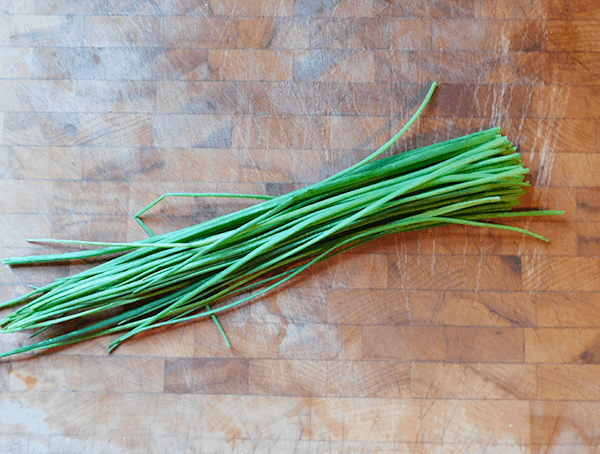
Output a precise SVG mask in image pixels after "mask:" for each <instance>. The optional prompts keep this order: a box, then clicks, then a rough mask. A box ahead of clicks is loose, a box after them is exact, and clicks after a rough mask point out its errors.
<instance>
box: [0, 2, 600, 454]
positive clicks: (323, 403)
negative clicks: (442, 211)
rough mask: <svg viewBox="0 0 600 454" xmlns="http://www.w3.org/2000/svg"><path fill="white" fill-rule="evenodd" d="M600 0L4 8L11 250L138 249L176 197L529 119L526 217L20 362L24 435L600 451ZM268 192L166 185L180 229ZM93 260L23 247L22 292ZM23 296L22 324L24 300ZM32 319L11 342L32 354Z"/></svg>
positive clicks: (160, 225)
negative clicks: (43, 261)
mask: <svg viewBox="0 0 600 454" xmlns="http://www.w3.org/2000/svg"><path fill="white" fill-rule="evenodd" d="M599 36H600V2H598V1H597V0H579V1H573V0H473V1H472V0H419V1H417V0H406V1H397V2H396V1H389V0H388V1H386V0H345V1H344V0H341V1H340V0H246V1H244V0H201V1H196V0H147V1H146V0H82V1H71V0H20V1H19V0H4V1H0V194H1V196H0V253H1V257H2V258H6V257H13V256H23V255H33V254H44V253H58V252H66V251H71V250H73V248H69V247H66V246H58V245H55V246H46V245H42V244H34V243H28V242H27V241H26V239H29V238H57V239H80V240H90V241H117V242H124V241H136V240H140V239H143V238H145V237H146V233H145V232H144V231H143V230H142V229H141V228H140V227H139V226H138V225H137V223H136V222H135V220H134V219H133V215H134V214H135V213H136V212H138V211H139V210H140V209H141V208H143V207H144V206H146V205H147V204H149V203H150V202H152V201H153V200H154V199H156V198H157V197H158V196H160V195H162V194H163V193H165V192H242V193H255V194H269V195H279V194H283V193H286V192H289V191H291V190H293V189H296V188H300V187H303V186H306V185H308V184H311V183H314V182H317V181H320V180H322V179H324V178H326V177H328V176H330V175H333V174H334V173H337V172H339V171H340V170H342V169H344V168H347V167H348V166H350V165H352V164H354V163H356V162H358V161H359V160H360V159H361V158H364V157H365V156H367V155H368V154H369V152H371V151H373V150H374V149H376V148H377V147H378V146H379V145H381V144H383V143H384V142H385V141H386V140H388V139H389V138H390V137H391V136H392V135H393V134H394V133H395V132H396V131H398V130H399V129H400V128H401V127H402V126H403V125H404V124H405V122H406V121H407V120H408V118H410V116H411V115H412V114H413V112H414V111H415V109H416V108H417V106H418V105H419V104H420V103H421V101H422V100H423V98H424V96H425V94H426V92H427V90H428V89H429V86H430V84H431V83H432V82H433V81H437V82H438V83H439V87H438V89H437V91H436V93H435V94H434V96H433V98H432V100H431V102H430V104H429V106H428V107H427V108H426V109H425V111H424V113H423V115H422V117H421V118H420V119H419V120H418V121H417V122H416V123H415V124H414V125H413V127H412V128H411V129H410V131H409V132H408V133H407V134H406V136H405V137H403V138H402V139H401V140H400V142H398V144H397V145H396V146H395V147H394V148H393V149H392V150H391V152H392V153H400V152H402V151H404V150H406V149H410V148H414V147H417V146H421V145H426V144H430V143H434V142H437V141H441V140H445V139H448V138H451V137H457V136H460V135H463V134H467V133H471V132H475V131H478V130H480V129H482V128H486V127H492V126H496V125H499V126H502V128H503V132H504V133H505V134H506V135H507V136H508V137H509V139H510V140H512V141H513V142H514V143H515V144H517V145H519V147H520V152H521V153H522V154H523V157H524V160H525V162H526V164H527V165H528V166H529V167H530V169H531V174H530V176H529V179H530V181H531V182H532V186H533V187H532V188H531V189H530V190H529V192H528V194H527V195H526V196H525V197H523V199H522V204H523V206H526V207H540V208H548V209H557V210H565V211H566V214H565V215H564V216H562V217H552V218H543V219H542V218H523V219H518V218H515V219H509V220H507V223H510V224H511V225H515V226H520V227H525V228H528V229H531V230H532V231H534V232H536V233H540V234H542V235H545V236H547V237H549V238H550V243H543V242H541V241H538V240H536V239H534V238H530V237H525V236H523V235H521V234H518V233H513V232H507V231H498V230H486V229H479V228H472V227H465V226H453V227H447V228H438V229H434V230H426V231H422V232H419V233H408V234H402V235H392V236H388V237H385V238H383V239H379V240H377V241H374V242H372V243H369V244H367V245H364V246H361V247H360V248H359V249H356V250H354V251H352V252H351V253H346V254H343V255H339V256H336V257H334V258H332V259H330V260H328V261H326V262H323V263H322V264H319V265H318V266H317V267H316V268H314V269H312V270H310V271H308V272H307V273H306V274H304V275H301V276H299V277H298V278H297V279H295V280H293V281H291V282H290V283H289V284H286V285H285V286H284V287H283V288H281V289H279V290H277V291H272V292H270V293H268V294H267V295H266V296H264V297H262V298H260V299H257V300H255V301H254V302H252V303H250V304H247V305H245V306H243V307H241V308H238V309H236V310H233V311H230V312H227V313H224V314H222V315H220V316H219V320H220V322H221V324H222V325H223V327H224V329H225V331H226V333H227V335H228V336H229V339H230V340H231V345H232V346H231V349H228V348H227V346H226V345H225V342H224V340H223V339H222V337H221V335H220V334H219V331H218V329H217V326H216V325H215V324H214V323H213V322H212V321H211V320H210V319H209V320H200V321H197V322H195V323H188V324H185V325H181V326H173V327H169V328H160V329H156V330H153V331H149V332H147V333H145V334H142V335H138V336H135V337H134V338H132V339H131V340H129V341H127V342H125V343H124V344H123V345H122V346H120V347H119V348H117V349H116V350H115V351H114V352H113V353H111V354H110V355H107V353H106V350H107V346H108V344H109V342H110V341H111V340H114V339H115V338H116V336H115V337H103V338H100V339H96V340H91V341H88V342H85V343H81V344H76V345H73V346H71V347H65V348H60V349H54V350H51V351H47V352H41V353H39V354H37V355H22V356H19V357H13V358H10V359H3V360H1V361H0V451H1V452H7V453H40V452H52V453H63V452H72V453H113V452H114V453H119V452H128V453H129V452H134V453H146V452H156V453H191V452H199V453H246V452H258V453H267V452H273V453H312V452H317V453H354V452H381V453H397V452H399V453H415V454H416V453H419V454H421V453H423V454H425V453H427V454H429V453H440V454H450V453H561V454H562V453H564V454H567V453H569V454H570V453H586V454H587V453H590V454H591V453H599V452H600V448H599V445H600V298H599V296H600V236H599V234H598V227H599V222H600V214H599V213H600V195H599V194H600V193H599V192H598V186H599V184H598V178H599V177H598V175H599V174H600V39H599ZM244 206H247V203H246V202H243V203H242V202H237V201H232V199H216V198H214V199H189V198H183V199H177V198H171V199H168V198H167V199H166V200H164V201H163V202H162V203H161V204H159V205H157V206H156V207H154V208H153V209H152V210H150V211H149V212H148V213H146V216H145V218H144V219H145V220H147V224H148V226H149V227H150V228H151V229H153V230H154V231H155V232H157V233H164V232H168V231H172V230H175V229H178V228H182V227H185V226H189V225H192V224H195V223H198V222H201V221H204V220H207V219H211V218H213V217H215V216H218V215H220V214H223V213H227V212H231V211H233V210H237V209H239V208H242V207H244ZM88 266H89V265H83V264H71V265H69V264H64V263H63V264H60V265H59V266H29V267H15V268H10V267H7V266H3V265H2V266H0V300H1V301H6V300H8V299H10V298H14V297H16V296H18V295H21V294H23V293H25V292H27V291H28V288H29V287H28V285H35V286H40V285H43V284H46V283H49V282H51V281H53V280H54V279H56V278H60V277H64V276H69V275H73V274H75V273H77V272H79V271H82V270H84V269H86V268H87V267H88ZM6 313H8V311H4V312H3V313H2V315H6ZM31 334H32V333H29V332H26V333H17V334H0V349H1V350H2V351H7V350H9V349H13V348H17V347H19V346H21V345H23V344H25V343H30V342H32V341H31V340H30V339H29V336H30V335H31Z"/></svg>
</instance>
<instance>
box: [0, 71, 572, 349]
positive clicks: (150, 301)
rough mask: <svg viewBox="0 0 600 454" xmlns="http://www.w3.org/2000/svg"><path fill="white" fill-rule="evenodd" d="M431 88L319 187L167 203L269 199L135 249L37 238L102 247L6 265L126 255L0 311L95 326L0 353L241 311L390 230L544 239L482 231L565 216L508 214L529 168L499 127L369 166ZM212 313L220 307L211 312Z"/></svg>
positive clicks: (21, 320) (31, 323) (13, 324)
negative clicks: (380, 140)
mask: <svg viewBox="0 0 600 454" xmlns="http://www.w3.org/2000/svg"><path fill="white" fill-rule="evenodd" d="M434 89H435V83H434V84H433V85H432V87H431V90H430V91H429V93H428V94H427V97H426V99H425V101H424V102H423V104H422V105H421V106H420V108H419V109H418V111H417V112H416V113H415V115H414V116H413V117H412V118H411V120H410V121H409V122H408V123H407V125H406V126H405V127H404V128H403V129H402V130H401V131H400V132H399V133H398V134H396V135H395V136H394V137H393V138H392V139H391V140H390V141H389V142H387V143H386V144H385V145H384V146H383V147H381V148H380V149H379V150H377V151H376V152H375V153H373V154H372V155H370V156H369V157H368V158H366V159H364V160H363V161H361V162H359V163H358V164H356V165H354V166H352V167H350V168H348V169H346V170H344V171H342V172H340V173H338V174H336V175H334V176H332V177H330V178H328V179H326V180H324V181H322V182H320V183H316V184H313V185H311V186H308V187H305V188H303V189H299V190H297V191H294V192H291V193H289V194H286V195H282V196H279V197H269V196H262V195H256V196H251V195H236V194H172V195H193V196H199V197H202V196H204V197H213V196H220V197H222V196H226V197H246V198H257V199H263V200H264V201H263V202H261V203H259V204H256V205H253V206H251V207H248V208H245V209H243V210H240V211H238V212H236V213H232V214H228V215H225V216H221V217H218V218H215V219H212V220H209V221H207V222H203V223H201V224H198V225H195V226H192V227H189V228H185V229H182V230H178V231H175V232H172V233H167V234H164V235H158V236H151V237H150V238H148V239H145V240H142V241H138V242H135V243H94V242H79V241H66V240H36V241H46V242H52V241H54V242H62V243H72V244H84V245H97V246H104V247H103V248H102V249H94V250H87V251H79V252H72V253H67V254H60V255H50V256H35V257H21V258H9V259H6V260H5V261H4V263H5V264H6V265H23V264H32V263H40V262H52V261H64V260H73V259H85V258H90V257H95V256H101V255H106V254H121V255H119V256H118V257H116V258H113V259H111V260H109V261H107V262H104V263H102V264H100V265H98V266H96V267H94V268H91V269H89V270H86V271H84V272H81V273H79V274H76V275H74V276H70V277H66V278H61V279H57V280H56V281H54V282H53V283H51V284H49V285H47V286H45V287H42V288H36V289H34V291H32V292H31V293H29V294H26V295H23V296H22V297H19V298H16V299H14V300H12V301H8V302H6V303H4V304H3V305H1V306H0V307H3V308H4V307H9V306H14V305H19V304H21V305H22V307H20V308H19V309H18V310H16V311H14V312H12V313H10V314H8V315H7V316H6V318H5V319H4V320H2V321H1V322H0V325H1V326H2V331H3V332H9V333H10V332H16V331H21V330H36V331H37V332H41V331H43V330H45V329H46V328H48V327H51V326H55V325H60V324H61V323H65V322H68V321H72V320H74V319H80V318H83V319H85V318H86V317H88V316H91V315H94V316H95V318H96V319H97V318H98V317H100V319H101V321H96V322H93V323H91V324H88V325H87V326H85V327H83V328H78V329H76V330H74V331H72V332H68V333H66V334H60V335H56V336H54V337H51V338H49V339H46V340H42V341H40V342H38V343H35V344H32V345H26V346H23V347H21V348H17V349H15V350H12V351H9V352H5V353H3V354H0V356H8V355H13V354H16V353H23V352H27V351H32V350H38V349H48V348H52V347H58V346H62V345H67V344H71V343H74V342H78V341H82V340H85V339H90V338H94V337H98V336H103V335H106V334H111V333H116V332H126V333H125V334H123V335H122V336H121V337H119V338H118V339H116V340H114V341H113V342H111V343H110V345H109V352H110V351H111V350H112V349H114V348H115V347H117V346H118V345H119V344H120V343H121V342H123V341H124V340H126V339H128V338H130V337H131V336H133V335H135V334H137V333H140V332H142V331H144V330H148V329H150V328H154V327H158V326H164V325H168V324H174V323H179V322H185V321H189V320H193V319H197V318H202V317H207V316H214V314H217V313H218V312H220V311H224V310H227V309H230V308H232V307H234V306H236V305H239V304H243V303H244V302H246V301H248V300H250V299H251V298H255V297H257V296H259V295H261V294H263V293H265V292H267V291H269V290H271V289H273V288H275V287H277V286H278V285H281V284H283V283H284V282H286V281H288V280H290V279H292V278H293V277H294V276H296V275H298V274H299V273H301V272H302V271H304V270H305V269H307V268H308V267H310V266H311V265H314V264H315V263H318V262H320V261H322V260H325V259H327V258H329V257H332V256H333V255H335V254H338V253H340V252H344V251H347V250H349V249H352V248H354V247H356V246H358V245H361V244H364V243H366V242H368V241H371V240H373V239H375V238H379V237H381V236H383V235H387V234H390V233H399V232H406V231H411V230H420V229H427V228H432V227H438V226H443V225H449V224H463V225H471V226H481V227H488V228H498V229H504V230H511V231H515V232H521V233H526V234H528V235H531V236H533V237H535V238H539V239H541V240H544V241H548V240H547V239H545V238H543V237H541V236H539V235H536V234H535V233H531V232H529V231H527V230H524V229H520V228H517V227H511V226H505V225H499V224H492V223H488V222H484V221H485V220H488V219H494V218H500V217H511V216H540V215H556V214H562V212H559V211H544V210H539V211H511V209H512V208H513V207H515V206H517V205H518V204H519V197H520V196H522V195H523V194H524V193H525V188H526V187H528V186H529V183H528V182H526V181H525V179H524V178H525V175H526V174H527V173H528V169H526V168H525V167H524V165H523V162H522V159H521V155H520V154H518V153H517V152H516V148H515V147H514V146H513V144H512V143H511V142H509V141H508V139H506V137H503V136H502V135H501V130H500V128H499V127H497V128H492V129H488V130H485V131H480V132H477V133H475V134H470V135H467V136H464V137H460V138H457V139H452V140H448V141H445V142H441V143H437V144H434V145H430V146H426V147H423V148H419V149H415V150H412V151H408V152H406V153H403V154H400V155H395V156H390V157H387V158H383V159H378V160H375V158H377V157H378V156H379V155H380V154H382V153H383V152H385V151H386V150H387V149H389V148H390V147H391V146H392V144H393V143H394V142H395V141H396V140H398V138H399V137H400V136H401V135H402V134H403V133H404V132H405V131H406V130H407V129H408V128H409V127H410V125H411V124H412V123H413V122H414V121H415V120H416V119H417V117H418V116H419V114H420V113H421V112H422V110H423V109H424V107H425V105H426V104H427V102H428V101H429V98H430V97H431V95H432V94H433V91H434ZM161 199H162V198H161ZM158 201H160V199H159V200H158ZM158 201H157V202H155V203H153V204H152V205H150V206H149V207H148V208H150V207H152V206H154V205H155V204H156V203H158ZM148 208H146V209H148ZM144 211H145V210H143V211H142V212H140V213H138V215H136V217H137V219H138V221H140V224H141V225H142V226H143V227H144V228H145V229H146V230H147V231H148V232H149V233H151V232H150V231H149V230H148V229H147V227H146V226H145V225H144V224H143V222H141V220H140V219H139V215H140V214H141V213H143V212H144ZM233 297H237V298H233ZM214 305H218V306H217V307H214V308H211V306H214ZM215 321H216V318H215ZM219 328H220V325H219Z"/></svg>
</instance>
